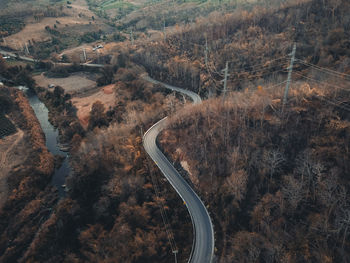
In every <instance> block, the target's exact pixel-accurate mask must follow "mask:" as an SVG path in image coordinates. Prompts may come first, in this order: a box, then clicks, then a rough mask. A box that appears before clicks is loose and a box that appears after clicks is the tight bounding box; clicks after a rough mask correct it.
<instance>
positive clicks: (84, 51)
mask: <svg viewBox="0 0 350 263" xmlns="http://www.w3.org/2000/svg"><path fill="white" fill-rule="evenodd" d="M83 54H84V60H85V63H86V61H87V59H86V50H85V48H83Z"/></svg>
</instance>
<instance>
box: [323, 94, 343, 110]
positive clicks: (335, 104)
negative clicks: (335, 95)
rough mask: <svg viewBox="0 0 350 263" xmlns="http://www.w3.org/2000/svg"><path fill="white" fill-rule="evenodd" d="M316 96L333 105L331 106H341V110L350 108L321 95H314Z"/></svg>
mask: <svg viewBox="0 0 350 263" xmlns="http://www.w3.org/2000/svg"><path fill="white" fill-rule="evenodd" d="M316 98H318V99H321V100H323V101H325V102H327V103H329V104H331V105H333V106H336V107H338V108H341V109H343V110H346V111H348V112H350V108H348V107H346V106H343V105H339V104H337V103H335V102H334V101H331V100H328V99H326V98H325V97H323V96H319V95H316Z"/></svg>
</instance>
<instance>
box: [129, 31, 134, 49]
mask: <svg viewBox="0 0 350 263" xmlns="http://www.w3.org/2000/svg"><path fill="white" fill-rule="evenodd" d="M130 40H131V45H134V35H133V33H132V29H131V31H130Z"/></svg>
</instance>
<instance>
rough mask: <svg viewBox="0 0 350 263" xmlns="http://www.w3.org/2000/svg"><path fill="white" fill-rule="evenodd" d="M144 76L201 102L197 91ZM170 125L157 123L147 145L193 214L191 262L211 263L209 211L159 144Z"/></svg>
mask: <svg viewBox="0 0 350 263" xmlns="http://www.w3.org/2000/svg"><path fill="white" fill-rule="evenodd" d="M144 79H146V80H148V81H150V82H152V83H155V84H162V85H163V86H164V87H166V88H168V89H171V90H175V91H178V92H180V93H182V94H185V95H188V96H189V97H191V98H192V100H193V102H194V103H196V104H197V103H201V98H200V97H199V96H198V94H196V93H193V92H191V91H188V90H184V89H181V88H177V87H173V86H170V85H167V84H164V83H161V82H159V81H156V80H153V79H151V78H150V77H144ZM166 126H167V117H165V118H164V119H162V120H160V121H158V122H157V123H156V124H154V125H153V126H152V127H151V128H150V129H149V130H148V131H147V132H146V133H145V134H144V136H143V145H144V148H145V150H146V152H147V153H148V155H149V156H150V157H151V159H152V160H153V161H154V162H155V163H156V165H157V166H158V167H159V169H160V170H161V172H162V173H163V174H164V176H165V177H166V179H167V180H168V181H169V182H170V184H171V185H172V186H173V188H174V189H175V190H176V192H177V193H178V194H179V195H180V197H181V198H182V200H183V201H184V202H185V204H186V206H187V209H188V211H189V213H190V215H191V219H192V224H193V229H194V242H193V247H192V253H191V257H190V259H189V261H188V262H191V263H210V262H212V258H213V254H214V230H213V224H212V222H211V219H210V216H209V214H208V211H207V209H206V208H205V206H204V204H203V202H202V201H201V199H200V198H199V197H198V195H197V194H196V193H195V192H194V191H193V189H192V188H191V187H190V186H189V185H188V183H187V182H186V181H185V180H184V179H183V178H182V176H181V175H180V174H179V173H178V172H177V171H176V169H175V168H174V166H173V165H172V164H171V163H170V162H169V161H168V159H167V158H166V157H165V156H164V154H163V153H162V152H161V151H160V150H159V148H158V147H157V145H156V139H157V136H158V134H159V133H160V132H161V131H162V130H163V129H164V128H165V127H166Z"/></svg>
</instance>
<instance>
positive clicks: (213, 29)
mask: <svg viewBox="0 0 350 263" xmlns="http://www.w3.org/2000/svg"><path fill="white" fill-rule="evenodd" d="M266 3H267V2H266ZM286 3H287V4H280V5H276V6H274V5H269V6H268V5H266V6H259V5H257V6H252V7H251V8H250V9H249V8H248V9H244V8H238V9H236V10H235V11H233V12H230V13H227V14H222V13H220V12H213V13H211V14H210V15H209V17H208V18H201V19H197V20H196V23H194V24H192V25H191V26H189V25H186V26H178V27H177V29H176V30H175V33H172V34H169V35H168V36H167V39H166V41H162V40H159V41H153V42H151V41H150V42H147V41H143V42H140V43H138V46H137V48H138V49H137V50H136V52H135V54H134V55H133V58H134V60H135V61H136V62H137V63H140V64H142V65H144V66H145V67H146V69H147V71H148V72H149V73H150V74H151V75H152V76H154V77H156V78H158V79H162V80H165V81H167V82H170V83H174V84H175V83H177V84H178V85H181V86H183V87H188V88H190V89H192V90H194V91H199V92H200V93H201V94H202V95H203V96H208V95H209V94H210V93H220V89H221V84H220V82H219V81H220V80H222V79H223V75H220V71H221V70H222V69H224V68H225V63H226V61H233V62H232V63H230V64H229V67H230V73H231V75H230V77H229V80H228V82H229V87H231V88H232V89H240V88H246V85H247V82H248V83H249V82H252V83H254V84H255V85H258V84H259V81H260V82H261V81H263V80H265V79H267V78H271V79H275V78H278V77H279V76H285V75H286V73H285V69H286V67H287V64H288V62H287V61H285V60H282V61H275V62H273V61H272V60H273V59H276V58H279V57H281V56H285V55H287V54H288V53H290V50H291V46H292V43H293V42H296V43H297V57H299V58H301V59H304V60H306V61H308V62H311V63H314V64H318V65H320V66H327V67H332V68H334V69H337V70H339V71H345V72H346V71H347V72H348V73H349V68H350V67H349V56H350V54H349V37H350V36H349V32H350V31H349V29H350V24H349V9H350V6H349V2H348V1H331V0H330V1H321V0H312V1H289V2H288V1H287V2H286ZM333 11H334V13H333ZM333 14H334V16H333ZM206 39H207V42H208V48H209V52H208V67H206V65H205V61H204V58H205V42H206ZM257 64H258V65H260V66H259V67H257V66H255V65H257ZM283 69H284V70H283ZM277 71H281V72H277ZM283 71H284V72H283ZM216 88H219V90H217V89H216Z"/></svg>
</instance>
